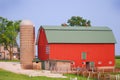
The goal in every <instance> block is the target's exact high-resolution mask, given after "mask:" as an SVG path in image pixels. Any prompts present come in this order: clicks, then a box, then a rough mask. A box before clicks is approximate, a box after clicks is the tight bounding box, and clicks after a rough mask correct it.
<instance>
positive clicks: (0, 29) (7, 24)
mask: <svg viewBox="0 0 120 80" xmlns="http://www.w3.org/2000/svg"><path fill="white" fill-rule="evenodd" d="M20 22H21V21H20V20H19V21H11V20H8V19H6V18H3V17H0V44H2V45H4V46H5V47H6V49H7V50H8V51H9V53H10V57H11V56H12V48H13V46H14V45H15V44H16V37H17V35H18V32H19V30H20V29H19V24H20Z"/></svg>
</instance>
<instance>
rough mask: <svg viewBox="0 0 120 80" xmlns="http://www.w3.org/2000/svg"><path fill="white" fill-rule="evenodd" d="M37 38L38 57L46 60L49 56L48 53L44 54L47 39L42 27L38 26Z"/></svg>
mask: <svg viewBox="0 0 120 80" xmlns="http://www.w3.org/2000/svg"><path fill="white" fill-rule="evenodd" d="M39 34H40V35H39V36H38V37H39V39H38V58H39V59H41V60H47V59H48V58H49V55H48V54H46V45H47V39H46V36H45V32H44V29H43V28H40V32H39Z"/></svg>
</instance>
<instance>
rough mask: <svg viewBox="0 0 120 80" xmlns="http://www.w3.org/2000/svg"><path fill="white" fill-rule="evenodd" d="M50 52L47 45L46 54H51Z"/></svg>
mask: <svg viewBox="0 0 120 80" xmlns="http://www.w3.org/2000/svg"><path fill="white" fill-rule="evenodd" d="M49 52H50V46H49V45H46V54H49Z"/></svg>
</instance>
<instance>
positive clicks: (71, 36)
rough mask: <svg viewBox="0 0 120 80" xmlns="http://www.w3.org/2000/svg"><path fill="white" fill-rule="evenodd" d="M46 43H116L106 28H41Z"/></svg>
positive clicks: (111, 33)
mask: <svg viewBox="0 0 120 80" xmlns="http://www.w3.org/2000/svg"><path fill="white" fill-rule="evenodd" d="M41 27H42V28H43V29H44V30H45V34H46V37H47V41H48V43H116V40H115V37H114V35H113V32H112V30H111V29H110V28H108V27H77V26H74V27H69V26H68V27H61V26H41Z"/></svg>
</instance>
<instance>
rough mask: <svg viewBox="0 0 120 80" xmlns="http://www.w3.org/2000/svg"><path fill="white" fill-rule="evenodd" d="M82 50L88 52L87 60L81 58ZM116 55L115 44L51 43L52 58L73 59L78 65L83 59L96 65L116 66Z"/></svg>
mask: <svg viewBox="0 0 120 80" xmlns="http://www.w3.org/2000/svg"><path fill="white" fill-rule="evenodd" d="M82 52H86V53H87V59H86V60H81V53H82ZM114 56H115V55H114V44H50V56H49V58H50V59H56V60H73V61H74V62H75V65H76V66H81V65H82V62H83V61H85V62H87V61H92V62H95V66H96V67H97V66H114V64H115V61H114ZM110 61H112V64H109V62H110ZM98 62H101V64H98Z"/></svg>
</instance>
